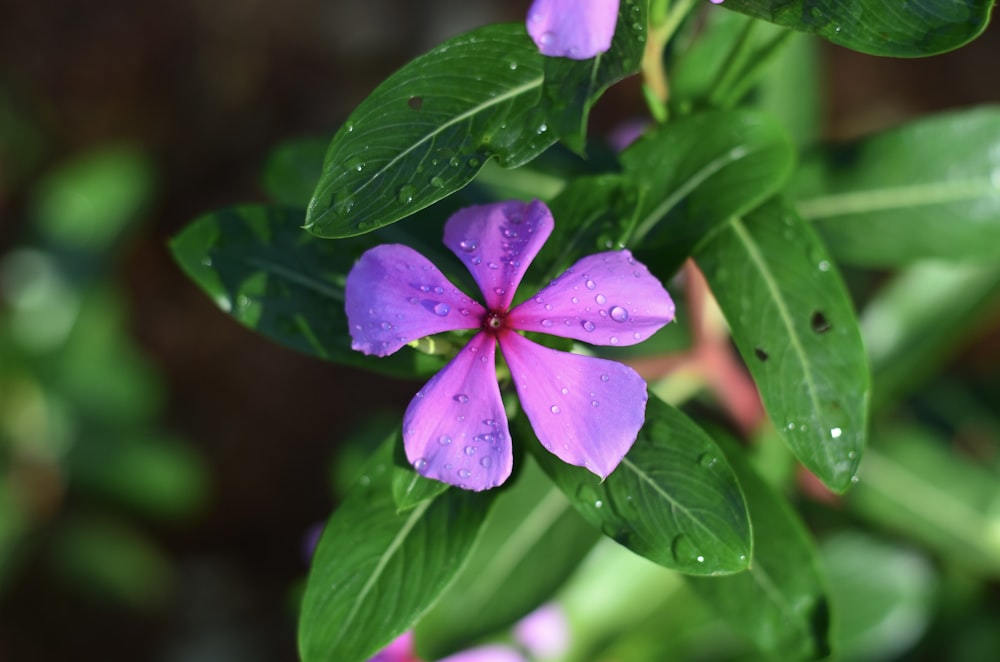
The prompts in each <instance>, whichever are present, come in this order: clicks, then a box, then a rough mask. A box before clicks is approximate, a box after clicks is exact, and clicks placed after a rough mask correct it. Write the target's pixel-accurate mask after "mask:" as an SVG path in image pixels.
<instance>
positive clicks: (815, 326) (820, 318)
mask: <svg viewBox="0 0 1000 662" xmlns="http://www.w3.org/2000/svg"><path fill="white" fill-rule="evenodd" d="M809 326H811V327H812V330H813V331H814V332H816V333H826V332H827V331H829V330H830V329H832V328H833V325H831V324H830V321H829V320H828V319H826V315H824V314H823V313H822V312H821V311H819V310H817V311H816V312H815V313H813V314H812V317H810V318H809Z"/></svg>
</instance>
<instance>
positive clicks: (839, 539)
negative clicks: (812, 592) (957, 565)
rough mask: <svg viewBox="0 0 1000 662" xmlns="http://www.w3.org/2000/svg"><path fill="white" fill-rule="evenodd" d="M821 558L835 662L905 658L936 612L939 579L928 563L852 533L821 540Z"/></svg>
mask: <svg viewBox="0 0 1000 662" xmlns="http://www.w3.org/2000/svg"><path fill="white" fill-rule="evenodd" d="M822 553H823V559H824V561H825V563H824V565H825V566H826V571H827V574H828V576H829V579H830V593H831V602H832V606H833V610H834V642H833V643H834V648H835V650H837V652H838V653H839V656H838V657H839V659H844V660H899V659H905V657H907V656H905V655H904V652H905V651H906V650H907V649H908V648H909V647H910V646H912V645H914V644H915V643H917V641H919V640H920V638H921V636H922V635H923V633H924V632H925V630H926V628H927V625H928V624H929V622H930V620H931V617H932V616H933V614H934V610H935V604H934V598H935V595H934V594H935V588H936V584H937V580H938V578H937V576H936V573H935V571H934V568H933V567H932V566H931V564H930V563H929V562H928V560H927V559H926V558H924V557H923V556H920V555H919V554H917V553H916V552H914V551H913V550H909V549H905V548H903V547H899V546H897V545H892V544H889V543H888V542H884V541H882V540H879V539H877V538H873V537H870V536H865V535H863V534H860V533H854V532H844V533H840V534H837V535H835V536H834V537H832V538H829V539H828V540H825V541H824V542H823V547H822ZM949 648H950V646H949Z"/></svg>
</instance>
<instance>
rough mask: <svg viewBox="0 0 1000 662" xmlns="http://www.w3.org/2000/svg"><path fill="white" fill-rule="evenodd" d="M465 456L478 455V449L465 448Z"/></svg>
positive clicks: (473, 447) (472, 447)
mask: <svg viewBox="0 0 1000 662" xmlns="http://www.w3.org/2000/svg"><path fill="white" fill-rule="evenodd" d="M465 454H466V455H475V454H476V447H475V446H466V447H465Z"/></svg>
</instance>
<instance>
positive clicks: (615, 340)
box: [608, 336, 618, 345]
mask: <svg viewBox="0 0 1000 662" xmlns="http://www.w3.org/2000/svg"><path fill="white" fill-rule="evenodd" d="M608 342H610V343H611V344H612V345H617V344H618V336H611V337H610V338H609V339H608Z"/></svg>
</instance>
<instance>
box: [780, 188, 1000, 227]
mask: <svg viewBox="0 0 1000 662" xmlns="http://www.w3.org/2000/svg"><path fill="white" fill-rule="evenodd" d="M990 195H997V196H1000V183H997V184H994V183H993V182H992V181H991V180H989V179H968V180H961V181H949V182H925V183H919V184H909V185H906V186H887V187H884V188H875V189H867V190H864V191H851V192H847V193H834V194H831V195H823V196H816V197H812V198H805V199H801V200H797V201H796V203H795V206H796V209H798V211H799V214H801V216H802V217H803V218H804V219H806V220H809V221H816V220H821V219H824V218H833V217H838V216H849V215H852V214H863V213H866V212H879V211H892V210H905V209H915V208H917V207H932V206H935V205H944V204H949V203H955V202H967V201H972V200H976V199H979V198H983V197H988V196H990Z"/></svg>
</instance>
